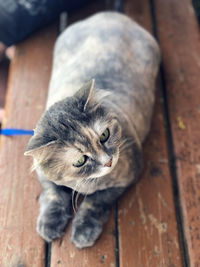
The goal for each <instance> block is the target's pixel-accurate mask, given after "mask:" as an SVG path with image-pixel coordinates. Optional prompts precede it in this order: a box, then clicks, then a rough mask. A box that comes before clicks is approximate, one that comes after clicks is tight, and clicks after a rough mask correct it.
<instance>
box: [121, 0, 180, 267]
mask: <svg viewBox="0 0 200 267" xmlns="http://www.w3.org/2000/svg"><path fill="white" fill-rule="evenodd" d="M125 12H126V13H128V14H129V16H131V17H133V18H135V19H136V20H137V21H139V22H140V23H141V24H142V25H144V27H146V28H147V29H148V30H150V29H151V20H150V7H149V5H148V2H147V1H126V6H125ZM156 99H157V101H156V105H155V111H154V115H153V121H152V128H151V132H150V135H149V136H148V138H147V140H146V142H145V144H144V160H145V169H144V172H143V175H142V177H141V179H140V180H139V182H138V183H137V184H136V185H135V186H134V187H132V188H131V190H130V191H129V192H128V193H127V194H126V196H124V197H123V198H122V199H121V201H120V203H119V214H118V228H119V251H120V266H122V267H125V266H126V267H129V266H138V267H140V266H145V267H150V266H159V267H165V266H182V260H181V252H180V245H179V238H178V229H177V223H176V216H175V208H174V200H173V191H172V182H171V177H170V172H169V162H168V152H167V145H166V137H165V129H164V119H163V112H162V107H161V101H160V93H159V88H158V92H157V98H156Z"/></svg>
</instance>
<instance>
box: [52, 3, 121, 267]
mask: <svg viewBox="0 0 200 267" xmlns="http://www.w3.org/2000/svg"><path fill="white" fill-rule="evenodd" d="M104 9H105V6H104V3H103V1H95V2H94V3H92V4H90V5H89V6H86V7H85V8H83V9H81V10H80V11H79V12H76V13H75V14H73V16H72V17H70V18H69V21H70V22H74V21H77V20H80V19H83V18H84V17H87V16H89V15H91V14H94V13H95V12H97V11H100V10H104ZM114 233H115V222H114V214H113V212H112V214H111V216H110V219H109V222H108V223H107V224H106V227H105V228H104V230H103V234H102V236H101V237H100V239H99V240H98V241H97V243H96V244H95V245H94V246H93V247H92V248H86V249H83V250H78V249H77V248H75V246H74V245H73V244H72V243H71V242H70V235H71V225H70V226H69V227H68V228H67V233H66V235H65V236H64V238H63V240H62V242H60V240H58V241H56V242H53V243H52V248H51V266H59V267H61V266H63V267H65V266H67V267H74V266H80V267H84V266H95V267H100V266H109V267H114V266H116V262H115V243H116V241H115V235H114Z"/></svg>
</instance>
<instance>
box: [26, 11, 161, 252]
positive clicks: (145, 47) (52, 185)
mask: <svg viewBox="0 0 200 267" xmlns="http://www.w3.org/2000/svg"><path fill="white" fill-rule="evenodd" d="M159 61H160V53H159V48H158V45H157V43H156V41H155V40H154V39H153V37H152V36H151V35H150V34H149V33H148V32H147V31H146V30H144V29H143V28H142V27H140V26H139V25H138V24H137V23H136V22H134V21H132V20H131V19H130V18H128V17H127V16H125V15H122V14H118V13H116V12H102V13H98V14H95V15H93V16H91V17H89V18H87V19H85V20H83V21H80V22H77V23H75V24H73V25H71V26H70V27H68V28H67V29H66V30H65V31H64V32H63V33H62V34H61V35H60V36H59V38H58V40H57V42H56V45H55V50H54V62H53V71H52V76H51V80H50V86H49V95H48V100H47V106H46V111H45V113H44V114H43V115H42V117H41V119H40V120H39V122H38V124H37V126H36V129H35V131H34V136H33V137H32V138H31V139H30V141H29V143H28V146H27V149H26V152H25V155H30V156H32V157H33V158H34V168H35V169H36V171H37V174H38V177H39V181H40V183H41V185H42V187H43V192H42V194H41V196H40V206H41V207H40V214H39V217H38V221H37V231H38V233H39V234H40V235H41V236H42V237H43V238H44V239H45V240H46V241H48V242H51V241H52V240H53V239H55V238H58V237H60V236H62V235H63V234H64V232H65V229H66V226H67V223H68V222H69V220H70V218H71V217H72V192H74V191H76V192H78V193H81V194H84V195H87V196H86V197H85V198H84V200H83V201H82V203H81V205H80V207H79V209H78V211H77V213H75V217H74V219H73V222H72V235H71V241H72V242H73V243H74V244H75V246H76V247H77V248H84V247H89V246H92V245H93V244H94V242H95V241H96V239H97V238H98V237H99V235H100V233H101V232H102V227H103V225H104V224H105V222H106V221H107V220H108V217H109V211H110V208H111V206H112V205H113V203H114V202H115V201H116V200H117V199H118V198H119V197H120V196H121V195H122V194H123V192H124V191H125V190H126V188H127V187H129V186H130V185H131V184H133V183H134V182H135V181H136V180H137V178H138V177H139V175H140V173H141V170H142V167H143V160H142V148H141V144H142V142H143V141H144V139H145V137H146V135H147V133H148V131H149V128H150V121H151V116H152V109H153V104H154V91H155V79H156V75H157V71H158V66H159Z"/></svg>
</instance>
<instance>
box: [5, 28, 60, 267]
mask: <svg viewBox="0 0 200 267" xmlns="http://www.w3.org/2000/svg"><path fill="white" fill-rule="evenodd" d="M55 37H56V27H55V26H51V27H49V28H47V29H45V30H43V31H41V32H39V33H38V34H36V35H35V36H33V37H32V38H30V39H28V40H27V41H25V42H23V43H21V44H20V45H18V47H17V50H16V54H15V57H14V59H13V61H12V63H11V70H10V75H9V85H8V93H7V100H6V114H5V118H4V122H3V126H4V127H16V128H24V129H32V128H33V127H35V124H36V122H37V120H38V119H39V117H40V115H41V113H42V112H43V110H44V107H45V101H46V95H47V86H48V81H49V76H50V70H51V58H52V47H53V43H54V40H55ZM28 139H29V138H28V137H2V139H1V147H0V184H1V188H0V266H2V267H3V266H6V267H7V266H8V267H9V266H12V267H13V266H19V265H20V264H22V265H23V266H35V267H40V266H44V256H45V253H44V242H43V240H42V239H41V238H40V237H39V235H38V234H37V233H36V230H35V228H36V218H37V215H38V203H37V197H38V195H39V192H40V190H41V189H40V186H39V183H38V182H37V179H36V175H35V174H30V166H31V159H29V158H25V157H24V155H23V153H24V150H25V147H26V144H27V142H28ZM22 265H20V266H22Z"/></svg>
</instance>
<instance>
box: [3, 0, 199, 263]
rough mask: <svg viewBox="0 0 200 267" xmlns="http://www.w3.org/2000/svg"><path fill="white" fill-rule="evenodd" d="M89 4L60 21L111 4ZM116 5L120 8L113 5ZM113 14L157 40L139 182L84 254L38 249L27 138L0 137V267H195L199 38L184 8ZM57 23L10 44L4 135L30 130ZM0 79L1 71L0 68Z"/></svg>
mask: <svg viewBox="0 0 200 267" xmlns="http://www.w3.org/2000/svg"><path fill="white" fill-rule="evenodd" d="M105 2H106V4H104V1H94V3H93V4H92V5H88V6H87V7H85V8H84V9H82V10H81V11H80V12H76V13H75V14H73V16H69V23H71V22H72V21H76V20H78V19H80V18H83V17H86V16H87V15H89V14H92V13H94V12H97V11H99V10H106V9H112V8H113V3H112V1H105ZM115 2H116V3H118V4H119V5H117V6H118V7H120V3H121V2H120V1H115ZM123 12H124V13H126V14H127V15H128V16H130V17H132V18H134V19H135V20H136V21H138V22H139V23H140V24H142V25H143V26H144V27H145V28H146V29H148V30H149V31H151V32H152V33H153V34H154V35H155V36H156V38H157V39H158V40H159V43H160V47H161V50H162V58H163V61H162V64H161V70H160V74H159V78H158V86H157V87H158V88H157V101H156V105H155V111H154V116H153V121H152V128H151V132H150V134H149V136H148V138H147V140H146V142H145V144H144V154H145V169H144V172H143V175H142V177H141V179H140V180H139V182H138V183H137V184H136V185H135V186H134V187H133V188H132V189H131V190H129V191H128V193H127V194H126V195H125V196H124V197H123V198H122V199H121V200H120V201H119V203H118V204H117V205H116V206H115V207H114V208H113V212H112V215H111V217H110V220H109V222H108V224H107V225H106V227H105V230H104V233H103V235H102V236H101V238H100V239H99V240H98V242H97V243H96V245H95V246H94V247H92V248H88V249H83V250H81V251H80V250H77V249H76V248H75V247H74V245H73V244H71V243H70V241H69V239H70V232H71V230H70V226H69V227H68V228H67V231H66V235H65V237H64V238H63V239H62V240H57V241H55V242H53V243H52V244H49V245H47V244H45V243H44V242H43V240H42V239H41V238H40V237H39V236H38V234H37V233H36V231H35V228H36V218H37V215H38V209H39V205H38V201H37V200H38V196H39V194H40V191H41V188H40V185H39V183H38V182H37V179H36V175H35V173H32V174H30V172H29V170H30V166H31V159H29V158H26V157H24V156H23V152H24V149H25V147H26V144H27V141H28V137H12V138H8V137H1V139H0V185H1V187H0V267H17V266H18V267H19V266H21V267H22V266H24V267H25V266H26V267H50V266H51V267H56V266H58V267H61V266H63V267H84V266H87V267H88V266H89V267H100V266H108V267H115V266H116V267H119V266H120V267H168V266H169V267H175V266H178V267H180V266H188V267H189V266H191V267H200V148H199V147H200V123H199V122H200V33H199V28H198V23H197V19H196V16H195V13H194V9H193V6H192V3H191V1H189V0H182V1H179V0H168V1H163V0H149V1H146V0H134V1H133V0H126V1H124V3H123ZM57 29H58V27H57V25H52V26H49V27H47V28H46V29H43V30H41V31H40V32H38V33H36V34H35V35H34V36H32V37H31V38H29V39H28V40H26V41H24V42H23V43H21V44H19V45H18V46H17V49H16V53H15V56H14V59H13V60H12V62H11V67H10V71H9V82H8V90H7V96H6V115H5V118H4V122H3V126H4V127H16V128H25V129H32V128H33V127H34V126H35V124H36V122H37V120H38V118H39V117H40V115H41V113H42V112H43V110H44V107H45V101H46V96H47V89H48V82H49V77H50V72H51V62H52V49H53V44H54V42H55V39H56V36H57V34H58V32H57ZM0 71H1V70H0Z"/></svg>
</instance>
